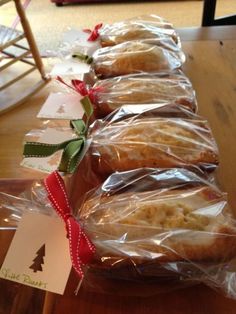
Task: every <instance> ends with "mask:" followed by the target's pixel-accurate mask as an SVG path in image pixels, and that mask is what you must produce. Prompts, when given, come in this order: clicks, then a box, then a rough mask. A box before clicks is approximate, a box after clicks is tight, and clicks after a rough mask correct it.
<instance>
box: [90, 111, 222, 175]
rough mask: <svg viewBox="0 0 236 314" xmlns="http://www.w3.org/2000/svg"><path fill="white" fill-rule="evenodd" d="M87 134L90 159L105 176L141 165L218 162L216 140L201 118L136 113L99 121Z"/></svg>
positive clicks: (209, 165)
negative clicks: (109, 120) (148, 115)
mask: <svg viewBox="0 0 236 314" xmlns="http://www.w3.org/2000/svg"><path fill="white" fill-rule="evenodd" d="M196 117H197V116H196ZM88 138H91V140H92V142H91V146H90V149H89V152H88V154H89V158H90V162H89V163H90V165H91V167H92V169H93V171H94V172H95V173H99V174H100V175H102V176H104V177H106V176H107V175H109V174H111V173H113V172H115V171H126V170H132V169H136V168H142V167H158V168H165V167H183V166H184V167H188V166H198V167H200V168H201V169H203V170H207V171H211V170H213V169H215V168H216V166H217V164H218V149H217V145H216V142H215V140H214V138H213V135H212V133H211V130H210V128H209V126H208V123H207V121H204V120H202V119H200V120H198V119H185V118H176V117H168V118H165V117H158V116H155V117H152V118H150V117H147V118H146V117H142V116H141V117H139V116H136V117H131V118H128V119H125V120H121V121H118V122H112V123H102V122H100V124H99V123H98V122H97V123H95V124H94V125H93V127H92V128H91V129H90V132H89V135H88Z"/></svg>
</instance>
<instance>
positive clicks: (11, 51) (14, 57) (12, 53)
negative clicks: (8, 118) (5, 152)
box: [0, 0, 47, 113]
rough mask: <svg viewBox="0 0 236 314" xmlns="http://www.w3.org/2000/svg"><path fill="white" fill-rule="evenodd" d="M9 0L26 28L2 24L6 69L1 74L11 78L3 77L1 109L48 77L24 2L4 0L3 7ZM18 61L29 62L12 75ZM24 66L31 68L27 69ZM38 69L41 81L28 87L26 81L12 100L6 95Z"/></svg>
mask: <svg viewBox="0 0 236 314" xmlns="http://www.w3.org/2000/svg"><path fill="white" fill-rule="evenodd" d="M8 2H13V3H14V4H13V5H14V6H15V9H16V13H17V14H18V16H19V21H20V23H21V26H22V31H18V30H16V29H14V28H11V27H7V26H3V25H0V72H2V73H1V74H0V77H1V78H2V80H3V79H4V78H7V80H3V84H2V80H1V83H0V113H2V112H4V111H6V110H8V109H10V108H12V107H13V106H17V105H19V104H21V103H22V102H24V101H25V100H26V99H27V98H28V97H30V96H31V95H32V94H33V93H35V92H36V91H38V90H39V89H40V88H41V87H42V86H43V85H44V84H45V83H46V81H47V77H46V75H45V72H44V67H43V63H42V60H41V57H40V54H39V51H38V48H37V46H36V43H35V40H34V37H33V34H32V31H31V28H30V25H29V22H28V20H27V18H26V15H25V11H24V8H23V5H22V3H21V1H20V0H0V10H1V6H3V5H4V4H6V3H8ZM23 39H25V40H26V42H27V45H28V47H25V45H24V44H22V43H21V41H22V40H23ZM29 57H30V58H29ZM31 57H32V58H31ZM16 62H22V63H24V64H25V65H27V66H25V67H20V74H19V73H18V72H19V71H17V74H15V73H14V74H13V76H11V73H10V72H11V70H10V67H12V66H13V65H14V64H16ZM24 68H27V69H26V70H25V69H24ZM11 69H12V68H11ZM35 70H37V71H39V81H37V82H36V83H35V84H33V86H32V83H30V84H29V81H28V85H29V86H28V88H25V87H26V86H25V85H24V88H23V90H24V91H23V92H21V93H18V92H16V93H15V94H16V95H14V97H13V99H11V100H9V101H8V99H7V97H6V93H7V90H9V89H10V88H13V87H14V86H13V84H16V83H17V82H18V83H19V81H20V80H22V79H23V78H26V77H27V76H28V75H29V74H31V73H32V72H33V71H35ZM9 73H10V75H9ZM8 76H10V79H8ZM30 82H31V81H30ZM10 94H11V95H12V94H14V93H12V92H10ZM11 98H12V97H11Z"/></svg>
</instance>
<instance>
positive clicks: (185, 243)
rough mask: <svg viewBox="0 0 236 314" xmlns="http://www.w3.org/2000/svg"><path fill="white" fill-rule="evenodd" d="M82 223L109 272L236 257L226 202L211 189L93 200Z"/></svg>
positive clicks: (82, 213)
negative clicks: (119, 265) (119, 266)
mask: <svg viewBox="0 0 236 314" xmlns="http://www.w3.org/2000/svg"><path fill="white" fill-rule="evenodd" d="M80 218H81V219H82V220H84V221H85V224H84V227H85V229H86V232H87V233H88V234H89V235H90V237H91V238H92V239H93V241H94V243H95V245H96V248H97V253H98V255H97V259H95V261H94V263H95V264H96V263H101V264H102V265H103V266H104V267H107V266H109V267H111V266H112V265H113V264H114V263H116V262H117V261H121V260H123V259H124V260H125V259H129V260H132V262H133V263H134V264H135V265H138V264H142V263H145V262H150V261H153V260H154V261H157V262H165V263H167V262H177V261H192V262H216V261H218V262H220V261H221V262H222V261H225V260H227V259H229V258H231V257H232V256H235V254H236V238H235V227H234V226H233V224H232V219H231V218H232V217H231V214H230V211H229V209H228V206H227V202H226V197H225V195H224V194H222V193H220V192H219V191H218V190H216V189H213V188H212V187H210V186H198V187H194V188H185V189H178V190H167V189H163V190H155V191H148V192H137V193H135V194H134V193H132V194H131V193H123V194H117V195H113V196H103V197H100V198H99V197H95V198H91V199H88V200H87V201H86V202H85V203H84V204H83V206H82V208H81V211H80Z"/></svg>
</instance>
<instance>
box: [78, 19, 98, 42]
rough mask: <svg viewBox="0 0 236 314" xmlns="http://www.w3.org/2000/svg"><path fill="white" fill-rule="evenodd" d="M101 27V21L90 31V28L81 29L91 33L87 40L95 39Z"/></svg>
mask: <svg viewBox="0 0 236 314" xmlns="http://www.w3.org/2000/svg"><path fill="white" fill-rule="evenodd" d="M100 28H102V23H100V24H97V25H96V26H95V27H94V29H93V30H92V31H91V29H84V30H83V31H84V32H86V33H91V34H90V36H89V38H88V39H87V40H88V41H95V40H97V39H98V37H99V32H98V31H99V29H100Z"/></svg>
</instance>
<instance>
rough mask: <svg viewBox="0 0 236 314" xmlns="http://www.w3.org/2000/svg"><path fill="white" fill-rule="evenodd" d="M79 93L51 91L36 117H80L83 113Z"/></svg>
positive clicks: (75, 118) (68, 118) (71, 118)
mask: <svg viewBox="0 0 236 314" xmlns="http://www.w3.org/2000/svg"><path fill="white" fill-rule="evenodd" d="M81 99H82V96H81V95H80V94H79V93H67V94H63V93H51V94H50V95H49V96H48V98H47V99H46V101H45V103H44V104H43V106H42V108H41V109H40V111H39V113H38V115H37V118H46V119H67V120H77V119H82V117H83V115H84V110H83V107H82V106H81V103H80V100H81Z"/></svg>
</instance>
